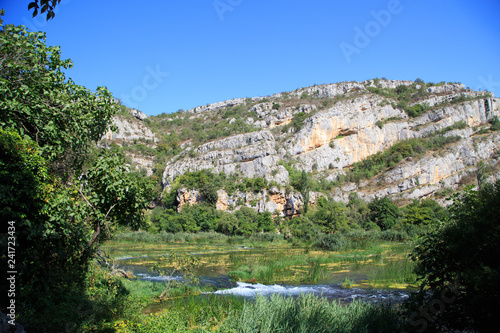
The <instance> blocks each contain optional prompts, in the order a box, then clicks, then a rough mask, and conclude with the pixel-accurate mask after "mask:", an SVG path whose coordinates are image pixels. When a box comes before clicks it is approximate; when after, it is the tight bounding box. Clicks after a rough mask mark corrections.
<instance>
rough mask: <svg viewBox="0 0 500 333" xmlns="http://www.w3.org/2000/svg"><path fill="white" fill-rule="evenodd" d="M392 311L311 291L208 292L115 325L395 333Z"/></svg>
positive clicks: (396, 318) (124, 332) (126, 328)
mask: <svg viewBox="0 0 500 333" xmlns="http://www.w3.org/2000/svg"><path fill="white" fill-rule="evenodd" d="M399 327H400V315H399V312H398V310H397V309H395V308H392V307H390V306H388V305H381V304H368V303H359V302H355V303H352V304H350V305H348V306H343V305H340V304H339V303H337V302H328V301H327V300H325V299H322V298H320V297H316V296H312V295H302V296H299V297H298V298H296V299H294V298H286V297H281V296H272V297H270V298H265V297H257V298H256V299H255V301H253V302H251V301H245V300H243V299H241V298H235V297H221V296H218V297H217V296H210V297H206V298H199V297H197V298H193V297H187V298H181V299H175V300H172V301H171V302H170V303H169V304H168V308H167V309H165V310H162V311H160V312H157V313H154V314H152V315H142V316H140V317H139V318H136V320H135V321H127V320H121V321H117V322H116V323H115V329H116V331H117V332H121V333H129V332H130V333H131V332H139V333H143V332H144V333H146V332H148V333H149V332H304V333H305V332H308V333H310V332H395V331H398V329H399Z"/></svg>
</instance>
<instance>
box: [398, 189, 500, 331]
mask: <svg viewBox="0 0 500 333" xmlns="http://www.w3.org/2000/svg"><path fill="white" fill-rule="evenodd" d="M450 213H451V215H450V223H448V224H446V225H444V226H443V227H442V228H440V229H438V230H437V231H435V232H433V233H431V234H429V235H428V236H427V237H426V238H425V239H424V240H423V242H422V243H421V244H420V245H419V246H417V248H416V249H415V251H414V254H413V257H414V259H416V260H417V263H418V265H417V274H418V275H419V281H420V282H421V292H420V293H419V294H418V295H416V296H415V298H414V299H413V300H412V301H411V302H409V303H408V304H407V307H408V312H409V315H410V322H409V324H411V325H412V326H413V328H412V330H415V329H417V330H419V331H424V330H425V329H427V328H431V327H432V328H433V329H436V330H439V331H441V330H443V329H445V330H446V331H454V330H459V331H470V330H473V331H480V332H489V331H491V330H492V328H493V327H496V325H497V323H496V321H497V319H496V317H497V314H498V313H500V303H499V299H500V293H499V289H498V285H499V284H500V265H499V261H498V248H499V246H500V182H497V183H496V184H484V185H483V186H482V187H481V188H480V189H479V191H472V190H470V189H469V190H466V191H465V193H464V194H463V195H459V196H456V197H455V198H454V203H453V205H452V206H451V208H450ZM426 291H429V292H426ZM438 307H439V311H433V310H435V309H437V308H438ZM427 310H430V311H429V312H430V313H432V314H433V315H432V317H431V319H432V320H429V317H427V316H424V315H425V311H427Z"/></svg>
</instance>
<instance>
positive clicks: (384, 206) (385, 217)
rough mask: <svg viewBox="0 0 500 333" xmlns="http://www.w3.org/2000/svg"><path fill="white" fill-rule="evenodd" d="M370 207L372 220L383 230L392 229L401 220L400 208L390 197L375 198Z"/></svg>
mask: <svg viewBox="0 0 500 333" xmlns="http://www.w3.org/2000/svg"><path fill="white" fill-rule="evenodd" d="M368 207H369V208H370V210H371V213H370V219H371V220H372V221H373V222H375V223H376V224H377V225H378V226H379V227H380V229H382V230H387V229H390V228H392V227H393V226H395V225H396V223H397V221H398V220H399V218H400V213H399V208H398V206H396V204H395V203H394V202H392V201H391V200H390V199H389V198H388V197H383V198H375V199H374V200H373V201H372V202H370V204H369V205H368Z"/></svg>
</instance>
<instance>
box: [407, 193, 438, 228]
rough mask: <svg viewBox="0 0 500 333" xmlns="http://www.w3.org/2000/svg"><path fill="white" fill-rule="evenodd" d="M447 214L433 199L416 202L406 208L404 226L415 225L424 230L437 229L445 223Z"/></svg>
mask: <svg viewBox="0 0 500 333" xmlns="http://www.w3.org/2000/svg"><path fill="white" fill-rule="evenodd" d="M446 217H447V212H446V211H445V210H444V209H443V207H441V206H440V205H439V204H438V203H437V202H435V201H434V200H432V199H425V200H421V201H418V200H415V201H413V202H412V203H411V204H409V205H408V206H406V207H405V213H404V218H403V220H402V223H403V225H414V226H419V227H424V228H429V227H435V226H437V225H438V224H439V223H441V222H443V221H444V220H445V219H446Z"/></svg>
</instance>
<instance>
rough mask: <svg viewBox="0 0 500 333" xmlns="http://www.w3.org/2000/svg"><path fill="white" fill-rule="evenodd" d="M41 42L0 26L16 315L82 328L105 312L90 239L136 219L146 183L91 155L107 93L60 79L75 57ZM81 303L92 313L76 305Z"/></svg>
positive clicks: (4, 175)
mask: <svg viewBox="0 0 500 333" xmlns="http://www.w3.org/2000/svg"><path fill="white" fill-rule="evenodd" d="M44 41H45V35H44V34H43V33H38V32H36V33H32V32H27V31H26V29H25V28H24V27H22V26H21V27H14V26H10V25H8V26H6V27H4V29H3V31H2V32H0V126H1V129H0V145H1V147H2V151H1V153H0V158H1V159H0V178H1V182H0V184H1V187H0V199H1V205H0V207H2V208H1V209H0V214H1V218H2V220H4V221H12V222H10V223H12V224H14V225H15V229H16V238H17V239H16V241H17V245H18V246H19V248H22V251H20V252H19V254H18V256H17V257H16V268H17V269H18V271H19V276H18V281H17V285H18V286H19V289H18V290H17V291H16V302H17V303H16V305H17V304H19V306H18V307H16V310H18V311H16V315H18V316H19V318H20V320H21V321H22V322H23V324H24V326H25V327H26V328H27V329H28V330H29V331H33V332H37V331H40V332H46V331H63V330H65V329H66V327H64V325H65V322H64V321H62V320H61V318H70V319H69V320H74V325H75V326H74V327H73V326H72V327H69V328H68V329H71V330H84V331H85V330H86V326H85V325H87V324H86V323H88V322H89V320H90V321H92V322H93V323H94V324H92V325H97V326H100V323H98V322H99V321H100V322H101V323H102V321H105V320H107V319H106V318H108V317H106V316H105V315H103V316H101V314H102V311H101V310H102V309H101V310H99V309H97V308H95V307H96V306H100V305H99V304H102V303H101V301H100V300H99V297H97V298H96V297H93V296H92V295H90V294H88V292H90V289H88V288H90V286H91V284H89V283H87V282H86V279H87V277H88V274H89V273H88V269H89V267H90V263H91V259H92V257H93V254H94V249H95V248H94V245H95V244H97V242H98V240H99V236H100V235H101V232H102V231H105V232H106V233H107V232H110V231H112V229H113V228H114V227H113V224H116V225H127V226H131V227H133V228H137V227H139V226H140V225H142V220H143V212H142V210H143V209H144V208H146V207H147V204H148V196H149V194H148V192H149V190H150V186H149V185H148V184H146V183H143V182H141V181H137V180H136V179H134V178H133V177H131V176H130V175H128V174H127V170H126V169H125V167H123V161H122V160H121V159H120V158H119V157H116V156H114V155H113V154H104V155H100V156H99V155H98V154H97V156H96V154H95V153H94V143H95V141H97V140H98V139H99V138H100V137H101V136H102V135H103V134H104V132H105V131H106V130H107V129H108V128H109V123H110V119H111V117H112V115H113V114H114V112H115V108H114V101H113V98H112V96H111V94H110V93H109V92H108V91H107V90H106V89H105V88H98V91H97V93H91V92H90V91H89V90H88V89H86V88H84V87H81V86H78V85H76V84H74V83H73V81H72V80H66V78H65V76H64V72H65V70H66V69H69V68H70V67H71V66H72V63H71V61H70V60H61V58H60V49H59V48H58V47H48V46H46V45H45V43H44ZM75 175H81V176H80V177H78V176H75ZM13 199H14V200H13ZM4 240H5V237H2V259H4V258H6V255H7V254H6V253H7V251H6V246H5V245H6V242H4ZM4 284H5V282H2V287H3V286H4ZM106 288H112V289H117V288H118V287H117V285H115V284H107V286H106V287H104V289H106ZM108 291H109V292H112V291H111V290H108ZM108 291H107V292H108ZM115 291H116V290H115ZM105 302H107V301H105ZM82 303H85V304H87V305H85V304H84V305H85V306H86V307H87V308H88V307H91V308H93V311H91V312H88V311H87V312H84V313H81V309H80V308H79V306H80V304H82ZM109 308H110V310H112V311H114V310H113V309H114V308H113V307H112V306H111V305H109ZM55 315H56V316H55ZM57 316H59V317H57ZM55 320H58V321H59V322H55ZM97 326H95V327H97ZM93 327H94V326H93ZM92 329H93V328H92Z"/></svg>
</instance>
